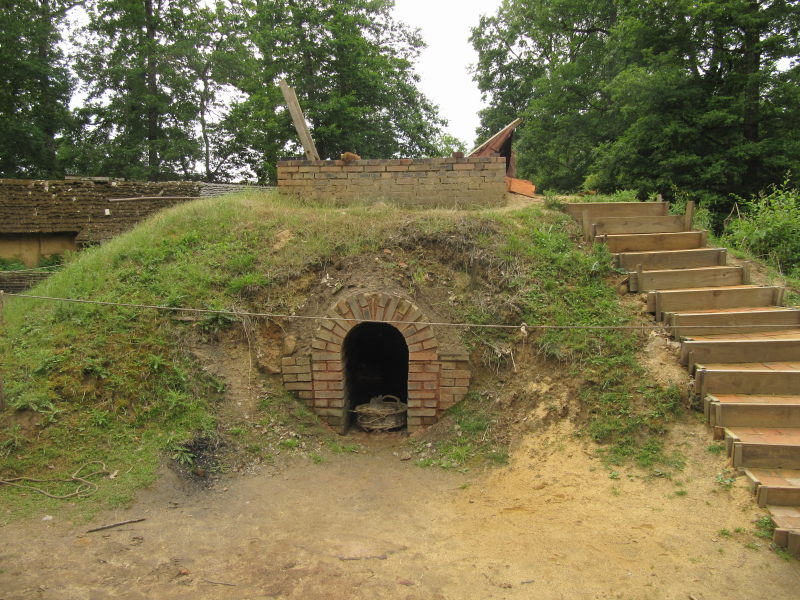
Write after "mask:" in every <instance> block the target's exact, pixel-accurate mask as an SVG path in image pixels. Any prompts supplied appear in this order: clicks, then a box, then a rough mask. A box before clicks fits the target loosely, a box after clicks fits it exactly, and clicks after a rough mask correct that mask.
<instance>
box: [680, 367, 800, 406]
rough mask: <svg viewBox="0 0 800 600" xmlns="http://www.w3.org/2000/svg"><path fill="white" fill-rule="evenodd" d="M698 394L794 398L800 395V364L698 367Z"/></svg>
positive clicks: (696, 377) (695, 387)
mask: <svg viewBox="0 0 800 600" xmlns="http://www.w3.org/2000/svg"><path fill="white" fill-rule="evenodd" d="M694 391H695V394H697V395H698V396H699V397H700V398H705V397H706V395H707V394H714V395H719V394H753V395H766V396H773V395H777V396H793V395H795V394H797V393H799V392H800V363H797V362H787V363H731V364H724V363H712V364H698V365H697V367H696V371H695V377H694Z"/></svg>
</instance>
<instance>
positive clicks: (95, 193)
mask: <svg viewBox="0 0 800 600" xmlns="http://www.w3.org/2000/svg"><path fill="white" fill-rule="evenodd" d="M199 195H200V185H199V184H197V183H194V182H175V181H173V182H161V183H151V182H137V181H91V180H83V179H79V180H56V181H41V180H27V179H0V235H2V234H12V233H18V234H19V233H67V232H71V233H74V234H76V242H77V243H78V244H79V245H85V244H90V243H96V242H102V241H105V240H107V239H109V238H110V237H113V236H114V235H117V234H118V233H120V232H122V231H125V230H126V229H129V228H130V227H132V226H133V225H135V224H136V223H137V222H139V221H141V220H142V219H144V218H145V217H147V216H149V215H151V214H152V213H154V212H156V211H158V210H161V209H162V208H167V207H169V206H172V205H174V204H178V203H180V202H185V200H179V199H169V198H158V199H152V200H132V201H127V202H109V200H110V199H113V198H133V197H140V196H190V197H197V196H199Z"/></svg>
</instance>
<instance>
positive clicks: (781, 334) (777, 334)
mask: <svg viewBox="0 0 800 600" xmlns="http://www.w3.org/2000/svg"><path fill="white" fill-rule="evenodd" d="M683 339H685V340H692V341H698V342H717V341H728V340H742V341H744V340H800V328H799V329H782V330H780V331H755V332H752V333H730V334H714V335H697V336H686V337H684V338H683Z"/></svg>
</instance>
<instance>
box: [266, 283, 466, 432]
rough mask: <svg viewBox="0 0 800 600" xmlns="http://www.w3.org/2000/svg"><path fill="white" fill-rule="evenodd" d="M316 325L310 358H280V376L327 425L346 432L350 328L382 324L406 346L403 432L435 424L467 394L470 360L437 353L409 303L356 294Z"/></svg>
mask: <svg viewBox="0 0 800 600" xmlns="http://www.w3.org/2000/svg"><path fill="white" fill-rule="evenodd" d="M326 316H327V317H328V318H327V319H326V320H324V321H322V322H321V323H320V326H319V328H318V329H317V331H316V334H315V335H314V339H313V340H312V343H311V353H310V356H309V355H304V356H290V357H285V358H283V361H282V367H281V368H282V377H283V382H284V386H285V388H286V389H287V390H290V391H293V392H295V393H296V394H297V395H298V397H299V398H301V399H302V400H304V401H305V402H306V403H307V404H308V406H309V407H310V408H311V409H312V410H313V411H314V412H315V413H317V414H318V415H319V416H320V417H322V418H323V419H324V420H325V421H327V422H328V423H329V424H330V425H331V426H333V427H336V428H341V429H343V428H344V427H346V425H347V422H348V419H347V416H348V412H347V411H348V410H350V409H352V407H349V406H347V398H346V397H345V388H346V385H345V383H346V382H345V371H344V365H343V356H342V345H343V343H344V340H345V338H346V337H347V335H348V333H349V332H350V330H351V329H353V327H355V326H356V325H358V324H359V323H363V322H367V321H369V322H384V323H388V324H390V325H392V326H393V327H396V328H397V329H398V331H400V333H402V334H403V337H404V339H405V342H406V345H407V346H408V429H409V430H410V431H414V430H417V429H419V428H421V427H423V426H426V425H432V424H433V423H435V422H436V421H437V420H438V419H439V417H440V416H441V415H442V413H443V412H444V411H445V410H447V409H448V408H450V407H451V406H452V405H453V404H455V403H456V402H458V401H460V400H461V399H462V398H463V397H464V395H465V394H466V393H467V390H468V388H469V381H470V371H469V355H468V354H467V353H466V352H465V351H456V352H453V351H448V352H446V353H445V352H439V342H438V340H437V338H436V334H435V332H434V330H433V327H432V326H431V325H426V324H423V322H424V321H425V320H426V319H425V318H424V317H423V315H422V313H421V312H420V310H419V308H417V307H416V306H415V305H414V304H413V303H412V302H410V301H409V300H407V299H405V298H402V297H400V296H397V295H393V294H386V293H359V294H356V295H353V296H350V297H349V298H344V299H342V300H340V301H338V302H337V303H336V304H335V305H334V306H333V307H332V308H331V309H330V310H329V311H328V313H327V315H326Z"/></svg>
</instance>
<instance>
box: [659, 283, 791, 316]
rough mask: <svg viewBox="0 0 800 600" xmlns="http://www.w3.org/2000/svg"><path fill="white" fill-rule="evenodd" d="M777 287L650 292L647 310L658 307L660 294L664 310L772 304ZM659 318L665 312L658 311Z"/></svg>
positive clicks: (746, 286)
mask: <svg viewBox="0 0 800 600" xmlns="http://www.w3.org/2000/svg"><path fill="white" fill-rule="evenodd" d="M777 290H778V288H776V287H770V286H766V287H759V286H755V285H742V286H730V287H718V288H706V289H703V288H697V289H691V290H686V289H685V290H668V291H660V292H650V294H648V298H647V310H648V311H650V312H654V311H655V308H656V298H655V297H656V295H658V296H659V298H660V303H661V310H662V311H663V312H675V311H690V310H704V309H709V308H739V307H748V306H770V305H774V304H775V299H776V293H777ZM656 318H658V319H660V318H661V315H656Z"/></svg>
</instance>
